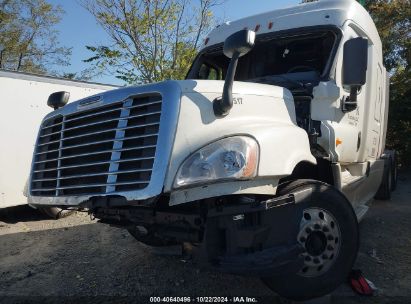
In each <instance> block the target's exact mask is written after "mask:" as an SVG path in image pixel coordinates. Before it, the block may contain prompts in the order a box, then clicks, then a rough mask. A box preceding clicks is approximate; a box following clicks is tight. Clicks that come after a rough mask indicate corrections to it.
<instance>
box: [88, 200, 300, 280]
mask: <svg viewBox="0 0 411 304" xmlns="http://www.w3.org/2000/svg"><path fill="white" fill-rule="evenodd" d="M306 197H307V194H306V193H293V194H290V195H285V196H281V197H276V198H270V199H269V198H267V197H263V196H227V197H222V198H218V199H208V200H203V201H201V202H195V203H192V204H185V205H183V206H178V207H173V208H170V207H168V206H167V198H166V197H163V198H160V199H159V200H158V201H157V202H156V203H155V204H152V205H151V206H150V207H127V208H124V207H118V208H113V207H110V208H105V207H98V208H96V209H94V210H92V213H93V215H94V216H95V217H96V218H98V219H99V220H100V222H102V223H106V224H110V225H114V226H119V227H123V228H127V229H128V231H129V232H130V233H131V234H132V235H133V236H134V237H135V238H136V239H137V240H139V241H141V242H143V243H145V244H147V245H150V246H168V245H176V244H184V243H189V244H190V248H191V252H190V253H192V255H193V258H194V259H195V260H197V261H199V262H200V263H205V264H207V265H208V266H211V267H213V268H215V269H217V270H219V271H223V272H227V273H232V274H240V275H249V276H259V277H264V276H270V275H273V274H278V275H280V274H282V273H286V272H296V271H298V269H301V267H302V265H303V257H302V256H301V254H302V253H303V252H304V248H303V247H302V246H301V245H300V244H299V243H298V242H297V234H298V231H299V222H300V219H301V217H302V212H303V210H302V208H300V206H299V203H300V202H302V201H304V200H305V199H306Z"/></svg>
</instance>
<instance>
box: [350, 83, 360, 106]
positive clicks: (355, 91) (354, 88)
mask: <svg viewBox="0 0 411 304" xmlns="http://www.w3.org/2000/svg"><path fill="white" fill-rule="evenodd" d="M358 89H359V87H358V86H351V88H350V101H351V102H357V96H358Z"/></svg>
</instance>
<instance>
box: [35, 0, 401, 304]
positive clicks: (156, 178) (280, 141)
mask: <svg viewBox="0 0 411 304" xmlns="http://www.w3.org/2000/svg"><path fill="white" fill-rule="evenodd" d="M62 97H63V95H62V94H54V95H53V96H51V97H50V99H49V102H48V103H49V104H50V105H52V106H53V107H54V108H56V110H55V111H53V112H51V113H49V114H48V115H47V116H46V117H45V118H44V120H43V122H42V124H41V127H40V131H39V134H38V139H37V144H36V150H35V152H34V156H33V163H32V171H31V179H30V187H29V188H30V202H31V204H34V205H37V206H58V207H60V208H87V209H88V210H89V212H90V213H92V214H93V215H94V216H95V217H96V218H98V219H100V221H101V222H102V223H107V224H112V225H116V226H120V227H123V228H125V229H128V231H129V232H130V233H131V234H132V235H133V236H134V237H135V238H136V239H137V240H139V241H141V242H143V243H145V244H148V245H152V246H166V245H170V244H183V243H189V244H191V248H192V254H193V256H194V257H198V259H199V260H200V261H204V262H206V263H207V264H208V265H210V266H212V267H214V268H215V269H218V270H221V271H225V272H229V273H235V274H243V275H253V276H256V277H261V278H262V279H263V280H264V282H265V283H266V284H267V285H268V286H269V287H270V288H272V289H273V290H274V291H276V292H277V293H279V294H280V295H282V296H285V297H288V298H292V299H297V300H302V299H310V298H314V297H318V296H321V295H324V294H327V293H329V292H331V291H332V290H334V289H335V288H336V287H337V286H339V285H340V284H341V283H342V282H343V281H344V280H345V279H346V277H347V275H348V273H349V272H350V270H351V267H352V265H353V264H354V261H355V259H356V255H357V251H358V244H359V236H358V221H359V220H360V219H361V218H362V217H363V216H364V214H365V212H366V211H367V209H368V207H367V205H366V204H367V203H368V202H370V201H371V200H372V199H373V198H374V196H375V195H377V196H378V197H379V198H384V199H387V198H389V196H390V191H391V190H393V189H394V187H395V182H396V171H395V166H394V165H393V164H394V163H395V153H393V152H390V151H385V136H386V128H387V115H388V75H387V72H386V70H385V68H384V65H383V58H382V47H381V40H380V38H379V36H378V32H377V29H376V27H375V25H374V23H373V21H372V19H371V17H370V16H369V14H368V13H367V11H366V10H365V9H364V8H363V7H362V6H361V5H360V4H358V3H357V2H356V1H353V0H338V1H333V0H328V1H327V0H323V1H316V2H312V3H307V4H300V5H297V6H295V7H291V8H286V9H281V10H276V11H272V12H267V13H264V14H261V15H258V16H253V17H249V18H245V19H242V20H239V21H236V22H228V23H225V24H223V25H221V26H219V27H217V28H216V29H215V30H213V31H212V32H211V34H210V35H209V36H208V38H207V39H206V40H205V45H204V47H203V49H202V50H201V51H200V53H199V55H198V57H197V58H196V59H195V61H194V63H193V65H192V67H191V69H190V71H189V73H188V75H187V77H186V80H183V81H165V82H161V83H155V84H148V85H143V86H139V87H128V88H123V89H119V90H115V91H109V92H105V93H103V94H99V95H96V96H94V97H92V98H86V99H83V100H80V101H77V102H73V103H71V104H69V105H66V106H64V104H65V103H64V100H63V98H62ZM187 247H189V246H185V248H187Z"/></svg>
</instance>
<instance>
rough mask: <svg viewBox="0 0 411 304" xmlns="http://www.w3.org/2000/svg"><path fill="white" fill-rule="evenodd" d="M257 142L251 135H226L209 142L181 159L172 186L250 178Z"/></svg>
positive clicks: (257, 151) (252, 172) (256, 155)
mask: <svg viewBox="0 0 411 304" xmlns="http://www.w3.org/2000/svg"><path fill="white" fill-rule="evenodd" d="M258 149H259V148H258V144H257V142H256V141H255V140H254V139H252V138H251V137H246V136H235V137H228V138H224V139H221V140H219V141H216V142H214V143H211V144H209V145H207V146H205V147H203V148H201V149H200V150H198V151H197V152H195V153H194V154H192V155H191V156H190V157H189V158H188V159H186V160H185V161H184V163H183V164H182V166H181V167H180V169H179V170H178V172H177V176H176V179H175V181H174V187H175V188H178V187H183V186H187V185H192V184H197V183H209V182H214V181H216V180H222V179H227V180H230V179H250V178H253V177H255V176H256V174H257V167H258V155H259V150H258Z"/></svg>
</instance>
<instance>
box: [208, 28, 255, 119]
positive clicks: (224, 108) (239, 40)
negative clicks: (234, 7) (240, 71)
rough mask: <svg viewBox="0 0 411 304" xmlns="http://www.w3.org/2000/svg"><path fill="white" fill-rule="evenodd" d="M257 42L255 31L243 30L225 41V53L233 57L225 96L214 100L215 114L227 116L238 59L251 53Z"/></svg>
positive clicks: (226, 79)
mask: <svg viewBox="0 0 411 304" xmlns="http://www.w3.org/2000/svg"><path fill="white" fill-rule="evenodd" d="M254 44H255V32H253V31H250V30H241V31H239V32H236V33H234V34H233V35H231V36H230V37H228V38H227V39H226V40H225V42H224V55H226V56H227V57H228V58H231V61H230V65H229V66H228V69H227V75H226V77H225V83H224V90H223V97H222V98H217V99H215V100H214V103H213V108H214V114H215V115H216V116H218V117H223V116H226V115H227V114H228V113H229V112H230V110H231V108H232V107H233V83H234V77H235V72H236V70H237V64H238V59H239V58H240V57H242V56H244V55H246V54H247V53H249V52H250V51H251V50H252V49H253V47H254Z"/></svg>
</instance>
